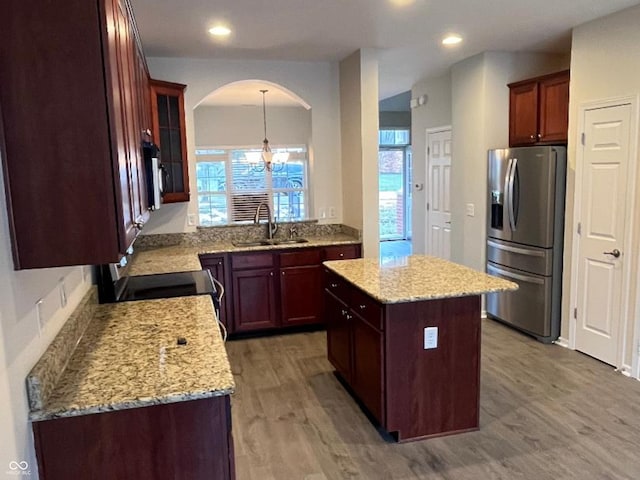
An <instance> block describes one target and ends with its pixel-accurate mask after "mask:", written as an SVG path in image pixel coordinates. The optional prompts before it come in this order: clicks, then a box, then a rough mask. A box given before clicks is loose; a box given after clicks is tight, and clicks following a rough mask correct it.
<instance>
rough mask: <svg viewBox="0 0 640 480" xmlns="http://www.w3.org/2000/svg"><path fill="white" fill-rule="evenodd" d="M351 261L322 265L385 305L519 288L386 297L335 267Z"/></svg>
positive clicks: (337, 261) (330, 261)
mask: <svg viewBox="0 0 640 480" xmlns="http://www.w3.org/2000/svg"><path fill="white" fill-rule="evenodd" d="M359 260H362V259H359ZM351 261H353V260H328V261H325V262H322V265H323V266H324V267H326V268H327V269H329V270H331V272H333V273H335V274H336V275H338V276H340V277H341V278H344V279H345V280H346V281H347V282H349V284H351V285H353V286H354V287H356V288H358V289H359V290H361V291H362V292H364V293H366V294H367V295H368V296H370V297H371V298H373V299H375V300H376V301H377V302H379V303H381V304H383V305H394V304H399V303H409V302H421V301H429V300H442V299H447V298H460V297H472V296H477V295H486V294H489V293H498V292H505V291H513V290H517V288H518V287H517V284H515V283H513V282H509V283H512V284H513V285H516V288H501V287H494V288H487V289H484V288H483V289H480V290H468V291H466V290H457V291H448V292H446V293H442V294H433V295H417V296H405V295H399V296H394V297H385V296H381V295H378V294H377V293H375V292H371V291H370V290H367V289H366V288H365V287H363V286H362V285H361V284H359V283H358V282H354V281H353V280H352V279H350V278H349V277H347V276H345V275H344V273H343V272H341V271H340V270H339V269H336V268H335V267H334V265H336V264H338V263H340V264H343V263H344V262H351ZM449 263H452V264H454V265H457V266H459V267H464V268H465V269H468V270H472V271H473V272H475V273H479V274H484V275H488V274H487V273H485V272H480V271H476V270H473V269H471V268H469V267H466V266H465V265H460V264H456V263H454V262H449ZM501 280H502V279H501Z"/></svg>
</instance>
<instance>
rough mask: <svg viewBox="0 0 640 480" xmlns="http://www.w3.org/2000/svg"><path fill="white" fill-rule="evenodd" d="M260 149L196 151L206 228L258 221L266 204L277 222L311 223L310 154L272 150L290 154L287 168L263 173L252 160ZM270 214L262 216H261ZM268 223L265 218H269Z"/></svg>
mask: <svg viewBox="0 0 640 480" xmlns="http://www.w3.org/2000/svg"><path fill="white" fill-rule="evenodd" d="M260 149H261V147H221V148H217V147H213V148H205V147H200V148H198V149H196V178H197V183H198V217H199V223H200V225H202V226H212V225H225V224H231V223H236V222H247V221H253V219H254V215H255V212H256V209H257V207H258V205H260V203H266V204H268V205H269V206H270V207H271V211H272V212H273V215H274V217H275V219H276V221H296V220H304V219H306V218H308V188H309V187H308V176H307V171H308V168H307V166H308V161H307V148H306V147H304V146H288V147H280V148H273V147H272V149H273V152H274V156H276V155H279V154H280V155H281V154H288V155H289V158H288V160H287V163H286V164H285V165H284V168H283V169H281V170H278V171H274V172H269V171H267V170H266V169H263V170H262V171H260V170H259V169H256V168H255V167H254V166H252V164H251V163H250V162H249V161H248V160H247V158H248V157H250V156H251V154H254V155H256V154H258V155H259V153H260ZM264 214H265V210H264V209H263V210H262V215H264ZM265 218H266V217H265Z"/></svg>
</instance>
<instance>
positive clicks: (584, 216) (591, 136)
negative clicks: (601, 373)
mask: <svg viewBox="0 0 640 480" xmlns="http://www.w3.org/2000/svg"><path fill="white" fill-rule="evenodd" d="M630 125H631V105H630V104H626V105H617V106H612V107H607V108H594V109H588V110H584V137H583V142H582V143H583V145H582V146H581V148H582V165H583V166H582V180H581V182H582V186H581V195H580V197H581V198H577V199H576V200H578V201H579V202H580V204H579V205H580V231H581V233H580V236H579V240H578V242H579V246H578V284H577V316H576V319H577V323H576V335H575V340H576V349H577V350H579V351H581V352H584V353H586V354H588V355H591V356H593V357H595V358H597V359H599V360H602V361H603V362H606V363H609V364H611V365H614V366H618V363H619V362H620V358H619V356H620V355H619V348H620V338H619V335H620V332H621V328H622V325H623V318H624V315H625V312H624V308H623V295H622V293H623V290H624V287H625V285H624V278H623V271H626V268H625V262H628V261H629V260H628V259H629V257H630V255H628V254H627V253H630V252H627V248H626V246H625V224H626V223H627V222H626V219H627V217H628V216H629V215H630V213H631V212H630V209H631V205H632V202H631V199H629V198H628V194H629V193H630V192H628V188H627V185H628V177H629V173H630V172H629V166H630V165H629V164H630V152H631V145H630V143H631V131H630ZM627 267H628V266H627Z"/></svg>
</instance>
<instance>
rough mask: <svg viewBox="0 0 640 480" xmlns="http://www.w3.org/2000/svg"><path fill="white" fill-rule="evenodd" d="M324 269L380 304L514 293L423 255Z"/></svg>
mask: <svg viewBox="0 0 640 480" xmlns="http://www.w3.org/2000/svg"><path fill="white" fill-rule="evenodd" d="M324 265H325V266H326V267H327V268H328V269H329V270H332V271H333V272H335V273H337V274H338V275H340V276H341V277H343V278H345V279H346V280H347V281H349V282H350V283H352V284H353V285H355V286H356V287H358V288H360V289H361V290H362V291H364V292H365V293H367V294H369V295H370V296H371V297H373V298H375V299H376V300H378V301H379V302H381V303H402V302H415V301H420V300H433V299H437V298H450V297H465V296H470V295H480V294H483V293H490V292H501V291H506V290H517V289H518V285H517V284H516V283H513V282H510V281H508V280H503V279H501V278H497V277H494V276H491V275H487V274H486V273H483V272H479V271H477V270H473V269H471V268H468V267H465V266H463V265H459V264H457V263H453V262H449V261H447V260H443V259H441V258H437V257H430V256H427V255H410V256H407V257H399V258H397V259H395V260H394V261H393V262H390V263H387V264H384V265H381V264H380V262H379V261H378V259H370V258H358V259H355V260H333V261H329V262H324Z"/></svg>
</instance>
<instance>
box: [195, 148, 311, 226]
mask: <svg viewBox="0 0 640 480" xmlns="http://www.w3.org/2000/svg"><path fill="white" fill-rule="evenodd" d="M261 148H262V145H216V146H209V145H200V146H197V147H196V149H195V151H196V155H195V157H196V164H197V163H200V162H202V163H207V162H211V161H212V160H211V159H209V160H199V157H201V156H203V155H198V153H197V152H198V151H201V150H217V151H225V152H226V157H225V158H224V160H223V159H222V158H220V159H218V161H224V162H225V182H226V185H227V186H229V185H233V173H232V172H233V167H232V158H231V152H232V151H233V150H260V149H261ZM271 148H272V150H274V151H277V150H279V149H292V150H293V149H297V148H299V149H303V150H304V158H303V159H302V160H303V168H304V173H303V178H302V180H303V185H302V188H274V187H273V177H272V175H266V176H265V190H264V191H260V192H251V191H246V192H243V193H247V194H251V193H263V192H264V193H266V194H267V196H268V199H269V200H268V201H269V207H270V208H271V209H272V211H274V209H275V206H274V194H276V193H289V192H290V193H294V192H300V193H302V195H303V199H304V200H303V201H304V210H305V214H306V215H305V216H304V217H303V218H299V219H296V220H294V221H304V220H308V219H309V218H310V213H311V212H310V183H311V182H310V180H309V172H310V165H309V164H310V160H309V148H308V146H307V145H304V144H289V145H273V146H272V147H271ZM196 182H197V167H196ZM234 193H235V194H238V191H235V192H234V191H232V190H229V189H228V188H227V189H225V190H224V191H223V192H220V191H197V196H198V198H197V201H198V205H199V197H200V196H201V195H202V196H204V195H209V196H211V195H214V196H221V197H225V198H226V200H227V221H226V223H215V224H206V225H204V226H224V225H237V224H242V223H247V221H234V220H233V201H232V197H233V195H234ZM263 213H264V211H263ZM274 214H275V212H274ZM286 220H287V219H279V221H286ZM198 225H201V223H200V212H198Z"/></svg>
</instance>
